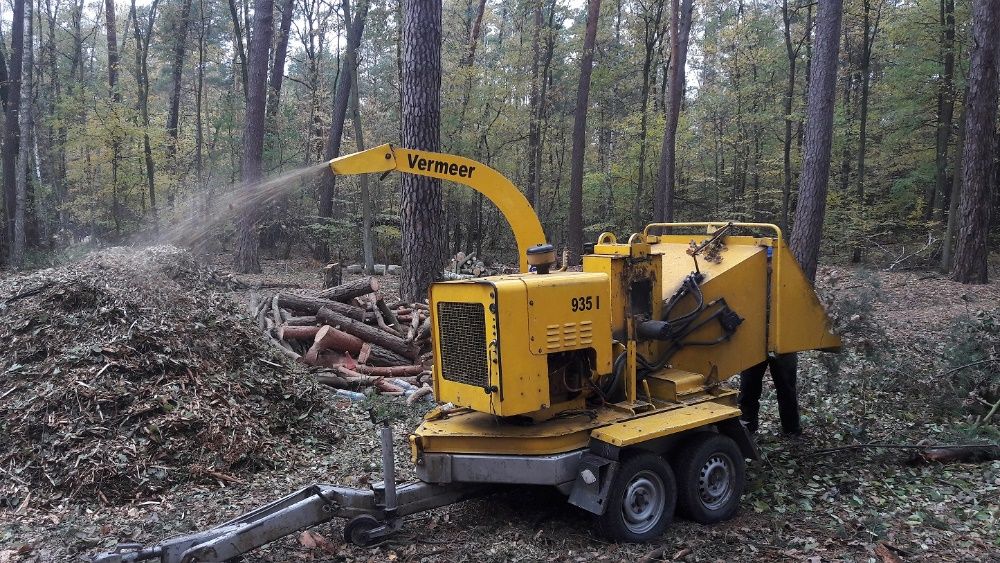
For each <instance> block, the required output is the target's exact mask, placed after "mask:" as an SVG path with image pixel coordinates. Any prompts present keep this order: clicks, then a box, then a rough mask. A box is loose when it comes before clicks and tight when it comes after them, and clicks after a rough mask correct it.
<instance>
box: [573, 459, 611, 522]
mask: <svg viewBox="0 0 1000 563" xmlns="http://www.w3.org/2000/svg"><path fill="white" fill-rule="evenodd" d="M617 471H618V462H617V461H614V460H611V459H608V458H605V457H601V456H599V455H595V454H592V453H585V454H583V457H581V458H580V464H579V466H578V467H577V473H576V480H575V481H573V488H572V490H571V491H570V493H569V503H570V504H572V505H574V506H578V507H580V508H582V509H584V510H586V511H587V512H592V513H594V514H596V515H598V516H600V515H602V514H604V511H605V509H606V508H607V506H606V501H607V499H608V492H609V491H610V490H611V482H612V481H613V480H614V477H615V473H616V472H617Z"/></svg>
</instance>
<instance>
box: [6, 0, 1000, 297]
mask: <svg viewBox="0 0 1000 563" xmlns="http://www.w3.org/2000/svg"><path fill="white" fill-rule="evenodd" d="M404 4H405V3H404V2H401V1H397V0H360V3H359V4H358V5H352V4H351V2H350V1H349V0H342V1H339V2H338V1H336V0H334V1H329V0H276V1H274V2H273V3H272V2H270V1H269V0H265V1H263V2H262V1H261V0H257V1H256V2H255V3H254V5H251V4H250V3H249V2H248V0H227V1H222V0H152V2H149V1H148V0H146V1H144V2H142V3H137V2H136V1H135V0H132V1H131V2H126V1H123V0H118V1H117V2H116V1H115V0H101V1H88V0H10V1H9V2H7V3H4V5H3V7H2V9H3V10H4V13H3V14H2V15H0V17H2V21H3V22H4V23H3V26H2V27H3V29H2V32H0V33H2V41H0V45H2V51H0V57H2V59H3V64H2V65H0V72H4V74H5V75H4V76H0V83H2V86H3V87H2V89H0V98H2V102H3V105H4V110H5V111H4V138H5V143H4V152H3V164H4V166H3V173H4V188H5V198H4V203H5V210H6V213H5V214H4V217H3V218H4V220H5V227H6V228H5V229H3V233H2V235H3V240H2V241H0V242H2V245H0V249H2V254H0V256H2V260H3V264H4V265H8V266H17V267H22V266H26V265H27V266H31V265H36V264H44V263H46V262H48V261H50V260H52V259H53V256H58V255H59V254H60V253H63V254H65V253H66V252H67V249H73V248H76V249H79V248H81V245H79V244H77V243H79V241H81V240H85V241H90V242H91V243H92V244H97V242H96V241H99V243H100V244H107V243H127V242H134V241H141V240H150V239H156V238H157V236H158V235H157V233H158V232H160V231H169V230H170V229H169V228H168V227H169V226H170V225H172V224H178V223H180V224H182V225H191V224H192V221H195V222H197V221H201V220H204V221H205V222H211V220H212V217H213V216H216V215H218V214H219V207H220V205H231V204H232V203H233V202H232V200H231V198H230V199H227V194H229V196H231V194H233V193H237V194H238V193H239V192H238V191H237V190H238V188H237V186H239V185H240V183H241V181H244V180H245V179H246V174H241V161H242V159H243V156H244V152H245V147H244V136H245V133H244V130H245V129H246V127H245V126H246V118H247V107H248V105H249V104H248V98H249V97H251V95H252V93H251V92H248V83H249V82H253V80H254V75H255V74H256V75H257V76H264V77H265V78H266V80H267V100H266V104H263V105H262V106H261V107H266V111H265V116H264V122H263V128H262V130H261V133H260V135H259V136H260V137H261V138H262V140H263V150H262V162H261V168H262V172H261V173H262V174H263V175H265V176H269V175H274V174H279V173H282V172H286V171H290V170H297V169H300V168H302V167H307V166H310V165H314V164H316V163H318V162H321V161H324V160H326V159H328V158H330V157H331V156H335V155H336V154H344V153H347V152H350V151H354V150H358V149H360V148H364V147H365V146H366V145H365V143H366V142H367V143H368V144H369V145H368V146H370V145H371V144H380V143H383V142H393V143H398V142H399V141H400V139H401V137H402V135H401V121H402V118H401V106H402V105H403V104H404V100H403V72H404V71H403V68H404V60H403V59H404V58H405V57H404V43H405V41H404V37H403V35H404V26H403V25H401V22H403V21H404V17H403V13H404V9H405V6H404ZM260 6H267V7H269V9H270V10H271V11H272V14H271V16H272V18H273V19H272V21H271V22H266V25H269V26H271V27H272V28H273V30H272V32H269V33H271V35H273V37H272V39H271V40H270V41H268V42H267V44H266V45H265V46H264V47H265V48H266V51H258V56H256V57H255V56H254V52H253V49H252V38H253V34H254V33H255V28H256V26H257V25H258V20H259V19H260V18H258V15H262V14H258V9H259V7H260ZM819 9H821V7H820V6H817V3H816V2H809V1H808V0H785V1H773V2H765V1H757V0H715V1H712V2H691V1H690V0H684V1H683V2H678V1H677V0H605V1H604V2H600V1H598V0H590V1H589V2H587V3H584V2H580V1H575V2H567V1H566V0H518V1H496V0H494V1H487V0H445V1H444V3H443V12H442V22H441V27H440V29H441V76H442V78H441V90H440V100H441V118H440V150H441V151H443V152H450V153H456V154H462V155H466V156H469V157H472V158H475V159H478V160H481V161H483V162H485V163H487V164H489V165H490V166H493V167H495V168H497V169H498V170H499V171H500V172H502V173H503V174H505V175H507V176H508V177H510V178H511V179H512V180H513V182H514V183H515V185H518V186H520V187H522V188H523V190H524V192H525V194H526V196H527V197H528V199H529V200H530V201H531V202H532V204H533V205H534V207H535V209H536V211H537V213H538V215H539V216H540V218H541V220H542V223H543V225H544V227H545V230H546V232H547V234H548V236H549V238H550V240H551V241H552V242H553V243H555V244H556V245H557V247H562V246H567V245H568V246H569V247H571V248H572V249H573V250H574V251H578V250H579V248H578V247H579V244H580V243H579V240H580V239H579V238H578V237H580V236H582V240H584V241H586V240H594V239H595V238H596V236H597V234H598V233H600V232H602V231H613V232H616V233H618V234H620V235H624V234H626V233H628V232H632V231H634V230H637V229H640V228H641V227H642V225H644V224H646V223H647V222H649V221H651V220H654V219H657V218H661V217H665V216H667V213H668V212H669V214H670V216H672V218H673V219H676V220H740V221H754V222H774V223H777V224H779V225H781V226H782V227H783V228H785V229H786V231H787V232H789V233H790V232H791V228H792V221H793V218H794V210H795V208H796V204H797V200H798V198H797V195H798V193H797V192H798V186H799V180H800V178H799V174H800V170H801V168H802V160H803V139H804V136H805V135H804V129H805V124H806V114H807V107H806V101H807V97H808V92H809V87H810V83H809V80H810V78H809V77H810V69H811V65H812V62H813V61H812V60H813V52H814V41H815V37H814V35H815V27H816V16H817V11H818V10H819ZM588 11H589V13H590V15H588ZM971 12H972V7H971V2H968V1H961V0H959V1H957V2H956V1H954V0H846V1H845V2H844V9H843V20H842V25H841V28H840V31H839V36H840V49H839V56H838V59H837V68H836V80H837V82H836V102H835V113H834V120H833V128H832V129H833V130H832V137H833V143H832V150H831V153H832V164H831V167H830V168H831V170H830V178H829V193H828V195H827V197H826V203H827V210H826V220H825V222H823V231H822V252H823V255H824V259H825V260H829V261H843V262H855V263H863V262H868V263H872V264H876V265H878V266H879V267H887V266H893V267H906V266H915V267H938V268H941V269H943V270H945V271H948V270H950V269H951V263H950V262H951V260H952V256H953V252H951V249H952V246H953V240H954V238H955V233H956V232H957V231H958V228H959V224H960V223H961V221H959V220H958V219H959V215H960V210H959V206H958V202H959V198H958V197H955V196H954V194H956V193H957V189H960V185H961V178H962V165H963V163H962V154H963V145H964V142H965V135H964V126H963V124H964V122H965V103H964V101H965V95H966V94H965V93H966V90H967V86H966V84H967V75H968V73H969V68H970V52H971V50H972V49H973V45H974V42H973V40H972V37H971V35H972V23H971V19H972V15H971ZM352 19H353V24H354V25H353V28H354V30H353V31H352V30H351V28H352V25H351V24H352ZM18 22H20V23H21V24H22V25H21V26H19V25H17V24H18ZM672 23H679V26H678V27H679V29H678V31H679V33H677V34H675V35H673V36H672V35H671V27H672V25H671V24H672ZM588 24H589V25H588ZM685 26H687V27H685ZM432 27H433V26H430V28H416V30H415V31H411V33H424V32H427V33H433V32H434V30H433V29H431V28H432ZM589 27H592V28H593V34H594V35H595V38H594V39H593V50H592V51H591V50H590V49H588V48H587V45H586V41H587V37H586V36H587V30H588V28H589ZM19 28H20V33H21V34H23V35H22V36H21V37H19ZM352 39H353V41H352ZM673 39H676V44H675V41H674V40H673ZM993 40H994V41H993V43H992V44H993V45H994V49H993V50H994V51H995V50H996V48H995V45H996V41H995V40H996V37H995V36H994V37H993ZM682 45H683V46H684V49H686V51H687V52H686V56H685V54H684V53H683V52H682V51H681V55H680V59H681V60H682V61H684V65H683V69H684V72H683V73H681V84H683V88H681V89H680V90H681V92H682V95H681V96H680V98H679V105H680V111H679V118H678V119H677V132H676V138H675V139H673V140H672V142H671V143H670V145H669V146H670V147H671V148H675V149H676V154H675V157H674V158H675V159H676V165H675V166H673V167H672V169H671V172H672V173H669V172H667V173H666V174H668V175H669V176H670V179H671V184H673V186H672V189H671V190H670V192H671V194H672V197H673V200H672V203H670V204H668V208H667V209H664V207H663V206H664V203H663V202H664V198H665V194H664V192H663V190H664V186H665V184H666V182H665V178H664V174H665V172H664V169H665V168H664V158H663V157H664V154H663V153H664V148H666V147H668V143H667V142H666V139H665V124H666V123H667V122H668V121H669V117H670V112H669V111H668V109H669V108H670V107H671V100H670V99H669V96H668V93H669V90H670V87H669V82H670V72H671V58H672V57H673V54H674V53H675V51H677V49H678V47H681V46H682ZM672 47H673V48H672ZM260 53H264V54H265V55H266V56H261V55H260ZM995 55H996V54H995V53H994V57H995ZM588 56H592V76H591V78H590V81H589V84H587V85H586V90H587V91H586V92H583V89H584V85H583V84H584V82H583V81H582V80H581V68H586V67H587V64H583V63H586V59H587V58H588ZM355 68H356V72H353V71H354V69H355ZM17 69H21V70H20V75H19V76H16V74H17V73H18V72H19V71H18V70H17ZM588 72H589V70H588ZM261 73H263V74H261ZM994 73H995V69H994ZM993 76H994V81H995V74H994V75H993ZM22 86H23V87H22ZM994 91H995V88H994ZM581 94H583V97H582V98H581ZM993 105H994V110H995V105H996V101H995V95H994V98H993ZM18 107H20V108H22V110H23V109H24V108H30V111H28V112H25V111H20V112H18ZM581 108H582V109H583V113H584V117H585V120H586V122H585V126H584V128H583V131H584V133H583V134H582V135H581V134H579V130H575V129H574V128H575V127H576V126H578V123H579V114H580V113H581V112H580V109H581ZM12 110H13V111H12ZM24 114H27V115H24ZM20 125H24V127H19V126H20ZM575 140H576V141H578V143H579V147H580V148H578V150H576V151H574V141H575ZM338 145H339V146H338ZM15 148H16V149H17V150H14V149H15ZM19 155H21V156H20V157H19ZM574 164H576V165H577V167H578V168H579V171H577V170H574V168H575V167H574ZM989 165H990V170H991V173H990V184H992V185H993V186H995V185H996V179H997V175H998V171H1000V167H998V166H997V159H996V155H995V154H993V155H991V160H990V163H989ZM17 177H19V178H22V179H23V184H24V185H23V188H24V189H23V192H24V193H23V195H22V194H20V193H19V192H18V190H17V189H16V187H17V186H16V184H17V182H14V181H11V180H10V179H11V178H17ZM576 177H579V180H577V178H576ZM289 183H290V184H291V185H290V186H289V188H290V189H289V190H288V191H287V192H285V193H284V194H283V195H282V197H280V198H277V199H276V200H274V201H273V202H270V203H269V204H268V205H266V206H263V207H262V208H261V209H260V217H259V221H258V222H256V224H255V225H253V226H252V230H253V233H254V236H255V237H259V241H260V244H261V248H262V249H263V251H264V252H265V253H270V254H271V255H277V256H287V255H289V254H291V253H304V252H309V253H311V254H313V255H315V256H317V257H320V258H324V259H326V258H332V259H335V260H339V261H342V262H350V261H355V260H358V261H360V260H365V261H366V262H368V263H369V265H370V264H371V263H373V262H374V261H378V262H387V263H388V262H399V261H401V259H402V258H403V257H402V256H401V252H403V250H402V249H403V248H405V245H401V231H402V229H403V225H402V224H401V212H402V210H401V207H400V196H399V194H400V183H401V180H400V177H399V176H398V175H391V176H388V177H385V178H375V177H372V178H368V179H360V178H347V179H339V180H337V181H336V182H335V183H334V182H330V181H328V180H325V179H324V178H318V177H317V175H315V174H313V175H307V176H303V177H301V178H295V177H294V176H293V179H292V180H289ZM575 183H578V184H579V185H580V189H579V191H580V195H579V196H577V198H574V197H571V196H572V192H573V185H574V184H575ZM991 191H995V188H994V189H987V190H986V191H985V194H984V195H982V196H981V197H980V199H981V201H979V202H978V203H976V204H975V205H974V207H985V208H987V209H992V213H990V214H987V215H986V224H985V225H981V226H980V227H979V229H980V230H983V229H985V233H986V235H985V236H987V237H992V238H991V239H990V240H989V241H988V244H987V248H997V243H998V242H1000V229H996V228H995V227H996V223H997V221H998V218H1000V212H998V210H997V209H996V208H997V206H998V203H1000V202H998V201H996V200H997V199H1000V198H993V197H992V196H991ZM363 196H364V197H363ZM19 197H21V198H23V203H24V205H23V206H18V205H17V203H18V201H20V200H19V199H18V198H19ZM367 198H370V204H371V210H373V213H371V215H370V217H369V219H368V220H363V216H364V215H366V214H365V213H363V212H362V211H363V209H362V208H363V200H364V199H367ZM577 200H578V201H579V202H578V203H576V207H574V202H575V201H577ZM15 211H16V212H15ZM410 220H412V221H414V222H415V223H419V222H420V221H422V220H424V219H423V218H422V217H412V218H411V219H410ZM432 220H433V218H432ZM441 223H442V224H441V226H440V228H441V229H442V231H441V232H440V236H441V239H442V240H443V241H444V242H443V243H442V245H445V246H446V247H447V248H442V249H441V256H439V257H437V258H438V260H437V261H438V262H440V263H442V264H443V261H444V256H445V255H447V254H454V253H457V252H459V251H466V252H469V251H476V252H477V253H478V255H479V256H480V257H488V258H490V259H493V260H496V261H501V262H508V263H509V262H513V261H514V259H515V257H514V252H515V250H516V249H515V247H514V245H513V239H512V237H511V236H510V233H509V230H508V229H507V227H506V226H505V224H504V222H503V219H502V217H501V216H500V215H499V214H498V213H497V211H496V210H495V208H493V207H492V206H490V205H489V204H488V202H484V201H483V199H482V198H481V197H479V196H477V195H476V194H475V193H474V192H471V191H468V190H462V189H452V188H451V187H448V186H447V185H446V189H445V191H444V196H443V214H442V215H441ZM18 225H21V228H22V229H23V234H22V235H21V238H20V240H19V239H18V234H17V231H18V228H17V227H18ZM236 231H237V226H236V223H235V222H232V221H220V222H217V223H215V224H213V228H212V230H211V236H203V237H200V240H201V241H202V242H203V243H204V245H203V246H204V247H205V249H207V250H209V251H224V250H227V249H229V248H231V247H233V246H234V245H237V243H238V241H237V240H236V239H237V237H236V236H235V235H236ZM366 233H371V234H370V237H371V238H370V244H369V245H366V244H365V240H364V239H366V238H367V237H366ZM577 233H579V234H577ZM574 235H576V237H577V238H574ZM86 237H89V238H86ZM74 245H75V246H74ZM85 246H86V245H83V246H82V247H85ZM19 247H20V248H19ZM363 249H368V250H369V251H368V252H363ZM69 252H72V250H69ZM364 254H368V256H364ZM404 265H405V263H404ZM244 266H247V267H246V268H242V267H241V268H240V269H250V270H252V269H253V264H252V263H250V264H249V265H247V264H244ZM983 281H985V278H984V279H983Z"/></svg>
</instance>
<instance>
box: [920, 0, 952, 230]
mask: <svg viewBox="0 0 1000 563" xmlns="http://www.w3.org/2000/svg"><path fill="white" fill-rule="evenodd" d="M941 26H942V27H943V28H944V29H943V30H942V31H941V58H942V72H941V79H940V81H939V85H938V114H937V132H936V138H935V145H936V147H935V149H936V150H935V159H934V192H936V193H932V194H927V193H926V192H925V194H924V206H925V208H924V219H925V220H927V219H930V218H931V213H932V212H933V211H934V201H933V200H934V199H937V201H938V206H937V209H938V212H937V218H938V220H941V219H943V218H944V212H945V210H946V209H947V208H948V207H949V205H950V199H951V190H952V188H951V185H950V184H953V183H955V179H956V178H958V175H959V173H960V172H959V171H958V170H952V171H951V174H949V173H948V172H949V170H948V145H949V144H950V143H951V130H952V127H953V126H954V124H953V123H952V122H953V120H954V116H955V0H941Z"/></svg>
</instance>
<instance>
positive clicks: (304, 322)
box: [285, 315, 319, 336]
mask: <svg viewBox="0 0 1000 563" xmlns="http://www.w3.org/2000/svg"><path fill="white" fill-rule="evenodd" d="M317 322H319V321H317V320H316V315H307V316H303V317H288V318H287V319H285V326H311V325H312V326H315V325H316V323H317ZM314 336H315V335H314Z"/></svg>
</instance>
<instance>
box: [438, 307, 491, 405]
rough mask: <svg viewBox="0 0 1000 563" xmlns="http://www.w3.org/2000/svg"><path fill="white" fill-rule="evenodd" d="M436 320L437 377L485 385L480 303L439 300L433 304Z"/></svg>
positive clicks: (483, 325)
mask: <svg viewBox="0 0 1000 563" xmlns="http://www.w3.org/2000/svg"><path fill="white" fill-rule="evenodd" d="M437 323H438V333H439V334H440V337H441V342H440V347H441V377H443V378H445V379H446V380H448V381H454V382H456V383H464V384H466V385H475V386H476V387H489V386H490V371H489V364H488V363H487V360H486V313H485V311H484V309H483V304H482V303H459V302H451V301H441V302H439V303H438V304H437Z"/></svg>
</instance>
